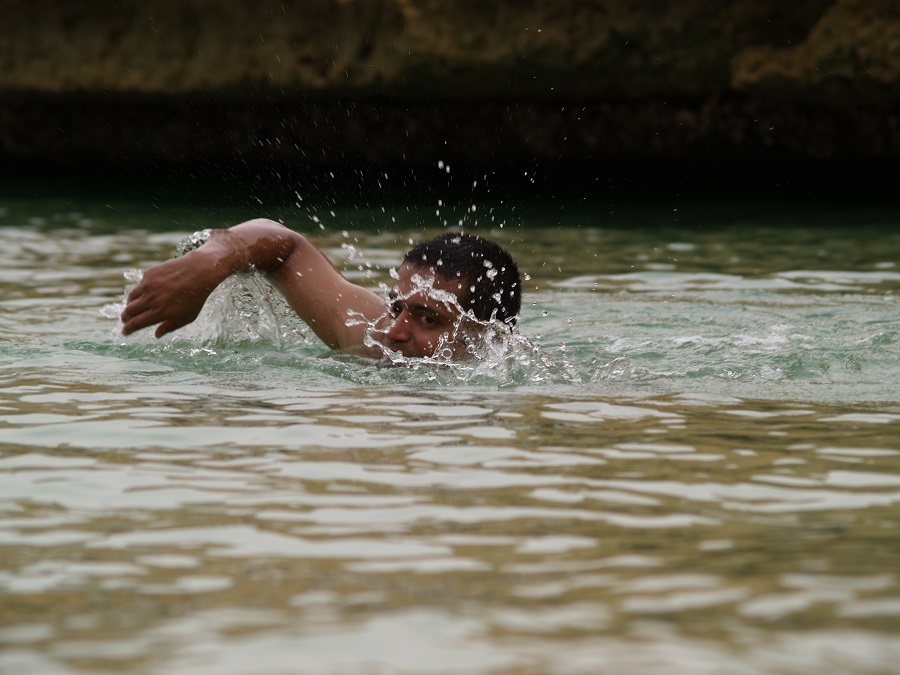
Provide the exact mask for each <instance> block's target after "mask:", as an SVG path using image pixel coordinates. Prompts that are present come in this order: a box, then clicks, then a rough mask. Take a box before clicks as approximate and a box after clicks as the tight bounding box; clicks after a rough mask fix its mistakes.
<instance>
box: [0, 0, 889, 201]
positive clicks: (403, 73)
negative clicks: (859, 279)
mask: <svg viewBox="0 0 900 675" xmlns="http://www.w3.org/2000/svg"><path fill="white" fill-rule="evenodd" d="M0 17H2V19H0V21H2V25H3V29H2V34H3V37H2V41H0V175H7V176H9V175H16V174H20V173H22V172H73V173H75V172H77V173H83V172H86V171H93V172H99V173H106V174H109V175H122V174H128V175H135V176H141V175H151V174H162V175H169V176H185V177H198V176H204V175H205V176H213V175H215V174H216V173H217V172H230V173H232V174H234V173H235V172H244V171H245V172H249V173H250V174H253V175H256V176H259V175H261V174H260V172H263V173H264V174H265V175H266V176H269V177H272V178H274V179H276V180H277V178H278V177H279V176H281V175H283V174H284V173H291V172H297V173H300V174H302V172H304V171H313V170H317V171H320V170H321V168H322V167H327V166H345V167H346V166H355V167H381V166H387V165H390V166H394V167H405V168H406V169H410V170H412V169H414V168H415V167H419V166H428V167H434V166H436V164H437V162H438V161H442V162H446V163H450V164H453V163H456V164H459V165H470V166H477V167H479V168H490V169H492V170H496V171H507V172H511V173H515V174H518V173H520V172H521V173H524V172H525V171H528V170H529V169H531V168H535V167H539V168H540V170H541V171H542V172H543V175H555V176H557V178H559V179H560V180H561V181H563V182H566V181H571V180H582V181H585V184H590V182H591V181H594V182H596V181H601V182H602V181H604V180H607V179H609V180H612V179H613V178H612V177H613V176H618V175H622V172H629V171H630V172H632V175H645V176H651V177H653V179H654V180H660V181H666V180H670V179H671V180H684V181H686V182H690V181H691V180H694V179H696V180H707V179H715V180H719V181H724V182H731V183H734V184H740V183H743V182H755V183H759V182H760V181H762V182H765V181H769V180H770V181H779V180H783V179H785V178H787V179H790V180H795V181H799V182H801V183H803V184H804V185H817V186H820V187H821V186H825V188H822V189H832V187H833V186H846V185H848V184H851V183H852V184H856V185H857V186H859V185H877V186H879V189H881V190H882V191H887V192H891V191H893V186H894V183H895V182H896V181H895V179H894V177H893V176H894V173H895V172H896V169H897V168H898V167H900V105H898V104H900V2H898V0H305V1H302V2H301V1H296V0H295V1H293V2H292V1H290V0H285V1H284V2H273V1H270V0H229V1H228V2H221V1H219V0H215V1H214V0H180V1H179V2H173V1H165V0H141V1H140V2H138V1H137V0H123V1H121V2H112V1H108V0H96V1H93V2H74V1H72V0H38V1H36V2H34V1H31V0H0ZM314 167H315V169H314ZM406 169H404V170H406Z"/></svg>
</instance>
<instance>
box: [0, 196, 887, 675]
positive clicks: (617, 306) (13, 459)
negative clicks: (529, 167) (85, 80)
mask: <svg viewBox="0 0 900 675" xmlns="http://www.w3.org/2000/svg"><path fill="white" fill-rule="evenodd" d="M107 206H108V205H106V204H104V205H102V206H97V205H94V204H92V203H90V202H88V201H85V202H83V203H82V202H77V200H76V201H75V202H73V201H72V200H68V201H67V202H65V203H63V202H56V201H53V200H49V199H45V200H24V199H15V198H11V197H7V198H5V199H4V200H3V201H0V226H2V227H0V291H2V294H0V377H2V382H3V387H2V394H0V406H2V409H0V410H2V411H0V553H2V555H0V603H2V606H0V609H2V611H0V672H3V673H16V674H20V673H24V674H28V673H40V674H42V675H43V674H44V673H86V672H91V673H93V672H133V673H150V672H153V673H163V672H164V673H192V674H194V673H216V674H221V673H260V672H266V673H275V672H278V673H324V672H336V673H371V672H390V673H495V672H496V673H598V672H615V673H659V672H677V673H738V674H744V673H748V674H751V673H753V674H755V673H808V672H822V673H886V672H900V670H898V666H897V664H898V663H900V637H898V635H900V584H898V569H900V543H898V541H900V539H898V524H900V517H898V516H900V506H898V504H900V440H898V439H900V402H898V391H900V390H898V385H897V382H898V381H900V327H898V326H900V323H898V321H900V303H898V290H900V271H898V267H897V264H898V259H900V231H898V228H897V227H896V222H897V215H898V214H897V213H896V212H893V211H881V212H874V211H863V210H861V209H856V210H853V209H846V210H840V211H836V210H834V209H823V211H818V212H815V213H812V214H810V215H808V216H798V215H797V212H796V211H794V210H791V209H790V208H787V207H785V206H784V205H780V206H779V205H772V207H771V209H772V211H771V213H767V212H763V211H761V210H760V209H759V208H757V210H756V213H757V215H755V216H744V217H742V218H740V219H738V220H735V218H734V217H725V216H723V215H722V213H721V209H714V208H707V209H706V210H703V209H702V208H700V207H696V208H695V210H694V216H693V217H692V216H691V215H690V213H691V210H690V209H687V208H685V207H684V206H681V207H680V211H679V214H680V215H679V218H680V220H679V221H678V222H677V223H676V222H675V221H674V218H673V217H671V215H666V214H667V213H668V214H671V211H667V210H663V209H659V210H653V209H649V208H648V209H646V210H641V209H638V208H635V209H634V210H632V211H630V212H628V213H626V214H625V215H618V211H617V214H616V215H613V214H610V213H609V209H606V208H605V207H604V208H600V207H599V206H597V205H594V206H593V207H592V208H591V209H582V208H580V207H579V208H576V205H572V204H552V205H549V206H548V207H546V208H545V207H542V206H540V205H532V206H531V207H530V208H529V206H528V205H527V204H520V205H519V207H520V209H519V212H525V215H522V216H521V217H520V218H517V219H507V220H505V221H501V222H494V223H493V224H492V227H488V225H487V224H481V223H477V222H470V223H468V224H469V225H470V226H471V227H472V228H473V229H475V230H477V231H478V232H479V233H482V234H489V235H490V236H493V237H495V238H496V239H498V240H499V241H500V242H501V243H503V244H505V245H507V246H508V248H509V249H510V250H511V251H512V252H513V254H514V255H515V256H516V258H517V260H518V262H519V265H520V268H521V269H522V271H523V272H525V273H526V274H528V276H529V279H528V281H527V283H526V289H525V290H526V294H525V303H524V311H523V317H522V325H521V338H522V341H521V342H515V341H514V343H509V344H504V345H502V346H501V348H499V349H496V350H494V351H490V352H485V353H483V354H481V358H480V359H478V360H477V361H476V362H475V363H473V364H470V365H469V366H467V367H461V368H447V367H446V366H444V365H441V364H429V363H421V362H417V363H411V364H408V367H404V366H401V367H385V366H384V365H383V364H374V363H371V362H368V361H362V360H360V359H357V358H351V357H341V356H339V355H334V354H331V353H329V352H328V351H327V350H326V349H324V348H323V347H322V346H321V344H320V343H318V342H317V341H316V340H315V338H314V337H313V336H312V335H311V334H310V332H309V331H308V329H307V328H306V327H305V326H303V325H302V324H301V323H299V322H297V321H295V320H293V319H292V317H291V315H290V313H289V312H287V311H286V310H285V308H284V307H283V306H282V305H281V304H280V302H279V300H278V299H277V297H276V296H274V295H271V294H270V293H269V291H268V290H267V288H266V286H265V284H264V283H261V282H259V280H256V279H253V278H252V277H243V278H239V279H234V280H233V281H232V282H230V284H229V287H228V288H225V289H223V292H222V293H219V294H217V296H216V298H214V299H213V301H212V302H211V303H210V305H209V306H208V307H207V309H205V310H204V312H205V313H204V315H203V316H202V317H201V319H200V320H199V321H198V322H197V323H196V324H194V325H193V326H191V327H190V328H189V329H188V330H185V331H183V332H181V333H180V334H179V333H176V334H174V335H173V336H172V337H171V338H167V339H164V340H162V341H156V340H154V339H153V338H152V337H151V336H150V335H149V333H145V334H139V335H137V336H135V337H134V338H129V339H122V338H121V337H119V336H118V335H117V333H116V324H117V322H116V319H115V318H114V315H115V312H114V311H111V310H110V309H106V310H104V308H109V307H112V306H114V305H115V304H116V303H120V302H121V300H122V297H123V293H124V290H125V288H126V286H127V283H128V282H127V281H126V279H125V278H124V276H123V275H124V274H125V273H126V271H128V270H133V269H141V268H144V267H146V266H147V265H148V264H151V263H152V262H154V261H158V260H162V259H164V258H166V257H168V256H169V255H171V253H172V252H173V250H174V249H175V247H176V245H177V244H178V242H179V241H180V240H181V239H182V238H183V237H185V236H186V235H187V234H189V233H190V232H193V231H195V230H199V229H202V228H205V227H215V226H219V225H220V224H222V222H223V221H224V222H237V220H239V219H241V218H244V217H249V216H252V215H257V214H250V213H247V214H242V215H241V216H239V217H232V216H235V215H236V214H227V215H228V216H229V218H228V219H226V218H225V217H224V216H223V217H222V218H221V219H216V218H213V217H212V216H209V215H205V213H204V212H202V211H187V212H185V211H184V210H177V209H175V207H170V209H171V210H170V211H168V212H166V211H165V210H164V209H160V208H158V207H157V208H149V207H148V206H147V205H145V204H142V203H140V202H129V203H125V204H121V203H117V204H113V205H111V206H112V208H107ZM701 206H702V205H701ZM559 207H566V208H564V209H563V208H559ZM442 208H443V209H444V211H445V212H446V211H447V210H448V207H446V206H445V205H442ZM779 208H780V209H782V210H780V211H779ZM429 209H432V207H429V206H424V207H422V208H421V209H420V210H416V209H415V208H413V209H410V208H409V207H408V206H406V207H404V208H403V209H397V210H396V211H395V212H391V211H390V209H388V210H387V212H386V213H385V214H384V215H383V217H384V219H385V222H386V223H388V222H390V221H391V220H392V219H393V220H395V221H396V222H390V227H391V228H392V229H391V230H390V231H387V230H385V231H384V232H379V231H377V228H375V229H373V228H371V227H362V226H360V227H357V226H356V225H355V223H356V220H357V219H359V218H360V217H361V216H360V211H359V210H358V209H355V208H345V209H343V210H341V209H338V208H336V207H333V206H330V207H328V208H325V209H323V210H322V211H321V212H317V215H316V218H318V220H312V219H311V217H309V214H300V215H298V214H296V213H294V214H293V218H294V219H295V221H296V222H295V223H293V222H291V217H292V216H291V214H288V216H287V217H286V221H287V222H288V224H292V225H293V224H296V226H297V227H298V228H299V229H308V230H309V231H310V233H311V234H314V235H317V239H318V241H320V242H321V243H322V245H323V246H324V247H325V248H326V250H327V251H328V253H329V254H330V255H331V256H332V257H333V258H334V259H335V260H336V261H337V262H338V264H339V265H340V266H341V267H342V268H344V269H346V270H347V273H348V275H349V276H351V277H353V278H354V279H355V280H356V281H358V282H359V283H363V284H370V285H371V286H372V287H373V288H374V287H378V284H379V283H388V282H389V280H390V277H389V269H390V267H391V266H392V265H396V264H397V263H398V262H399V259H400V257H401V255H402V253H404V252H405V250H406V249H407V248H408V246H409V239H410V238H412V239H416V240H418V239H421V238H422V237H424V236H428V235H429V234H431V233H434V232H436V231H438V230H439V228H437V227H433V226H434V225H437V223H434V222H433V221H430V220H429V219H428V218H427V217H426V216H424V215H423V213H425V212H426V211H428V210H429ZM499 210H501V207H500V206H497V207H496V209H495V212H496V211H499ZM739 210H740V209H738V208H737V207H735V211H736V212H737V211H739ZM332 211H334V215H332V213H331V212H332ZM379 211H380V210H379ZM482 212H484V213H489V212H491V206H490V205H485V206H484V207H482V206H481V205H479V213H482ZM560 213H562V215H560ZM269 215H277V214H269ZM301 216H302V217H301ZM176 217H177V218H179V219H180V220H179V222H180V223H181V224H182V226H179V227H169V226H167V225H165V223H166V222H167V221H172V220H175V218H176ZM185 219H187V222H186V221H185ZM321 222H325V223H327V227H325V229H324V230H323V229H321V228H320V227H319V224H320V223H321ZM487 222H488V221H487V219H486V221H485V223H487ZM501 224H503V225H504V226H503V227H500V225H501ZM532 343H533V346H532Z"/></svg>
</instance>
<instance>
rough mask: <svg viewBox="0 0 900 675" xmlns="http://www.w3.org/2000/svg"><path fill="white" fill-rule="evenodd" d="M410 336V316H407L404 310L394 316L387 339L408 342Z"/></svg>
mask: <svg viewBox="0 0 900 675" xmlns="http://www.w3.org/2000/svg"><path fill="white" fill-rule="evenodd" d="M409 337H410V333H409V317H407V316H406V310H403V311H402V312H400V314H398V315H397V316H396V317H395V318H394V321H393V322H392V323H391V326H390V328H388V331H387V339H388V340H393V341H394V342H407V341H409Z"/></svg>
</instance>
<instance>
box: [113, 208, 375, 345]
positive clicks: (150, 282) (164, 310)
mask: <svg viewBox="0 0 900 675" xmlns="http://www.w3.org/2000/svg"><path fill="white" fill-rule="evenodd" d="M251 269H257V270H259V271H260V272H264V273H265V274H266V275H267V276H268V277H269V279H270V281H271V282H272V283H273V284H274V285H275V287H276V288H277V289H278V290H279V291H280V292H281V293H282V295H284V297H285V299H286V300H287V301H288V304H290V305H291V307H292V308H293V309H294V311H295V312H297V314H298V316H299V317H300V318H301V319H303V321H304V322H306V323H307V325H309V327H310V328H312V330H313V331H314V332H315V333H316V335H318V336H319V338H320V339H321V340H322V341H323V342H324V343H325V344H327V345H328V346H329V347H331V348H332V349H341V350H349V349H358V348H360V347H361V346H362V344H363V338H364V336H365V330H366V326H365V325H364V324H363V323H361V322H360V321H359V320H358V319H360V318H362V319H365V320H368V321H374V320H375V319H377V318H378V317H379V316H381V315H382V314H383V313H384V312H385V311H386V310H387V304H386V301H385V300H384V299H383V298H381V297H380V296H379V295H377V294H376V293H374V292H372V291H370V290H367V289H364V288H361V287H359V286H356V285H355V284H352V283H350V282H349V281H347V280H346V279H345V278H344V277H343V275H342V274H341V273H340V272H339V271H338V270H337V268H335V266H334V265H333V264H332V263H331V261H330V260H328V258H327V257H325V254H324V253H322V251H320V250H319V249H318V248H317V247H316V246H315V245H314V244H313V243H312V242H310V241H309V240H308V239H307V238H306V237H304V236H303V235H301V234H298V233H297V232H294V231H292V230H290V229H288V228H286V227H284V226H283V225H281V224H279V223H276V222H274V221H271V220H265V219H258V220H250V221H247V222H246V223H242V224H240V225H236V226H235V227H232V228H230V229H228V230H215V231H214V232H213V233H212V235H211V236H210V238H209V240H208V241H207V242H206V243H205V244H203V246H201V247H200V248H197V249H195V250H193V251H190V252H188V253H187V254H185V255H184V256H182V257H181V258H173V259H172V260H167V261H166V262H164V263H162V264H160V265H156V266H154V267H151V268H150V269H148V270H147V271H146V272H145V273H144V276H143V279H142V280H141V282H140V283H139V284H138V285H137V286H135V287H134V289H133V290H132V291H131V293H129V295H128V300H127V304H126V306H125V310H124V311H123V312H122V322H123V327H122V333H123V334H124V335H128V334H130V333H133V332H134V331H136V330H140V329H141V328H146V327H147V326H152V325H154V324H159V325H158V326H157V328H156V337H162V336H163V335H165V334H166V333H169V332H171V331H173V330H176V329H178V328H181V327H182V326H186V325H187V324H189V323H191V322H192V321H193V320H194V319H196V318H197V315H198V314H199V313H200V310H201V309H202V308H203V304H204V303H205V302H206V299H207V298H208V297H209V295H210V293H212V292H213V290H214V289H215V288H216V286H218V285H219V284H221V283H222V282H223V281H224V280H225V279H227V278H228V277H229V276H231V275H232V274H235V273H237V272H246V271H249V270H251ZM348 319H356V321H352V320H351V321H349V324H350V325H348Z"/></svg>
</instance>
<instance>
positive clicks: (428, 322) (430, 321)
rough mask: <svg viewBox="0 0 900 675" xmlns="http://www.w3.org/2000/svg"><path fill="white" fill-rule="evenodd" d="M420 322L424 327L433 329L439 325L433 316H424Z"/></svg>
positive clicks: (420, 318)
mask: <svg viewBox="0 0 900 675" xmlns="http://www.w3.org/2000/svg"><path fill="white" fill-rule="evenodd" d="M419 321H420V322H421V324H422V325H423V326H427V327H431V326H433V325H434V324H436V323H437V319H435V318H434V317H433V316H431V314H422V315H421V316H420V317H419Z"/></svg>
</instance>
